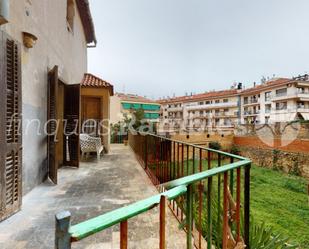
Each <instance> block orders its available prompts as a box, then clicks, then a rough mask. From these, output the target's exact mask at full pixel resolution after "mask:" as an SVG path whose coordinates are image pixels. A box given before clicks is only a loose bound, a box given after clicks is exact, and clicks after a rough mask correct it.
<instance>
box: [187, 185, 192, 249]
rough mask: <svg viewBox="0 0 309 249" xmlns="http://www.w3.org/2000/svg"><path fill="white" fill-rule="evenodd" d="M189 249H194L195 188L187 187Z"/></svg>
mask: <svg viewBox="0 0 309 249" xmlns="http://www.w3.org/2000/svg"><path fill="white" fill-rule="evenodd" d="M186 211H187V214H186V219H187V249H192V227H193V225H192V223H193V186H192V185H189V186H188V187H187V210H186Z"/></svg>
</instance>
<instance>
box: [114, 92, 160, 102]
mask: <svg viewBox="0 0 309 249" xmlns="http://www.w3.org/2000/svg"><path fill="white" fill-rule="evenodd" d="M116 96H118V97H119V98H120V99H121V100H122V101H130V102H136V103H155V102H156V101H154V100H151V99H147V98H146V97H142V96H139V95H136V94H124V93H116Z"/></svg>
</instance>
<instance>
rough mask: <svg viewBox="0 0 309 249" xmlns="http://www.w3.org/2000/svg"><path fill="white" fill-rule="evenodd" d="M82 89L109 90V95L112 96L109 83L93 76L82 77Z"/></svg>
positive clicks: (112, 92)
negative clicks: (96, 88)
mask: <svg viewBox="0 0 309 249" xmlns="http://www.w3.org/2000/svg"><path fill="white" fill-rule="evenodd" d="M81 86H82V87H98V88H109V89H110V91H111V95H114V87H113V85H112V84H111V83H109V82H107V81H105V80H102V79H100V78H99V77H97V76H94V75H93V74H90V73H86V74H85V75H84V79H83V81H82V83H81Z"/></svg>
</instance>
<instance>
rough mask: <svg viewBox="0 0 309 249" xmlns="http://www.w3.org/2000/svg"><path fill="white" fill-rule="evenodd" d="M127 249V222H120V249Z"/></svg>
mask: <svg viewBox="0 0 309 249" xmlns="http://www.w3.org/2000/svg"><path fill="white" fill-rule="evenodd" d="M127 248H128V221H127V220H125V221H122V222H120V249H127Z"/></svg>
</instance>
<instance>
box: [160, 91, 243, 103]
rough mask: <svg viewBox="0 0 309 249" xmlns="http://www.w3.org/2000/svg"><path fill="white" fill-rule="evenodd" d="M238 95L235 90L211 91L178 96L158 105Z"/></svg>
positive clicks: (163, 100)
mask: <svg viewBox="0 0 309 249" xmlns="http://www.w3.org/2000/svg"><path fill="white" fill-rule="evenodd" d="M237 93H238V91H237V89H230V90H223V91H212V92H206V93H199V94H194V95H189V96H180V97H174V98H168V99H161V100H158V101H157V102H158V103H161V104H163V103H171V102H172V103H174V102H183V101H189V102H190V101H198V100H203V99H206V98H220V97H228V96H231V95H236V94H237Z"/></svg>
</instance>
